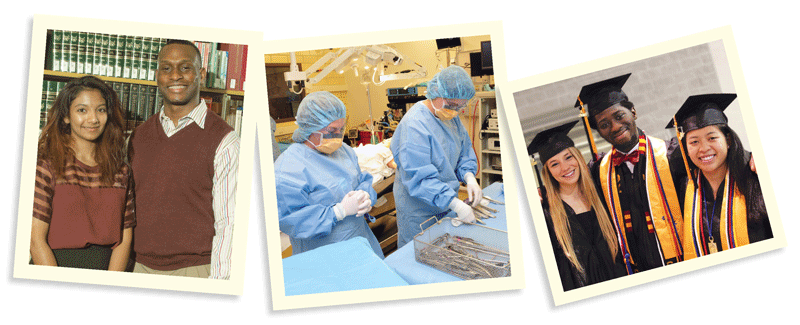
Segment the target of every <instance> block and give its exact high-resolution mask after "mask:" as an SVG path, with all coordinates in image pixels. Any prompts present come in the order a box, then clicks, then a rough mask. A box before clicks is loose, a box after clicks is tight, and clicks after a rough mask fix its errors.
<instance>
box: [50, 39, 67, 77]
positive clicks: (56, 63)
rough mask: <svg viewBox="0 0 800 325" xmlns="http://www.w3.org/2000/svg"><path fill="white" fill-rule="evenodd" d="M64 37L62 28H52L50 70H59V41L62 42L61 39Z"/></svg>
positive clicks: (60, 51)
mask: <svg viewBox="0 0 800 325" xmlns="http://www.w3.org/2000/svg"><path fill="white" fill-rule="evenodd" d="M63 38H64V31H62V30H54V31H53V56H52V59H53V60H52V63H51V65H50V70H52V71H61V53H63V51H62V50H61V43H62V42H63V41H62V39H63Z"/></svg>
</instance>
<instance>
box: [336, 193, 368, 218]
mask: <svg viewBox="0 0 800 325" xmlns="http://www.w3.org/2000/svg"><path fill="white" fill-rule="evenodd" d="M362 198H363V194H362V193H359V192H358V191H350V192H349V193H347V194H346V195H345V196H344V198H343V199H342V202H339V203H336V205H334V206H333V212H334V213H336V219H337V220H339V221H342V219H344V218H345V217H347V216H352V215H354V214H356V213H358V207H359V205H360V203H361V201H363V200H362Z"/></svg>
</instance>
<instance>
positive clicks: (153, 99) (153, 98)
mask: <svg viewBox="0 0 800 325" xmlns="http://www.w3.org/2000/svg"><path fill="white" fill-rule="evenodd" d="M147 97H149V98H150V107H148V110H147V116H146V117H145V118H144V120H145V121H147V119H149V118H150V117H151V116H153V114H155V113H156V112H157V111H158V108H159V107H158V106H157V105H158V102H157V97H158V87H156V86H150V87H147Z"/></svg>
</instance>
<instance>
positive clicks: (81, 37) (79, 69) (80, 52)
mask: <svg viewBox="0 0 800 325" xmlns="http://www.w3.org/2000/svg"><path fill="white" fill-rule="evenodd" d="M73 33H77V34H78V47H77V49H76V50H75V54H74V57H75V73H80V74H83V73H86V72H85V71H84V67H85V65H86V32H73ZM70 72H72V71H70Z"/></svg>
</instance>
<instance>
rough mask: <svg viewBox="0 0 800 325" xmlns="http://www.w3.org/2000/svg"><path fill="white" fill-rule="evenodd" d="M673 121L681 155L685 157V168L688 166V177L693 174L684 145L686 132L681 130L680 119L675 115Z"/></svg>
mask: <svg viewBox="0 0 800 325" xmlns="http://www.w3.org/2000/svg"><path fill="white" fill-rule="evenodd" d="M672 122H673V123H674V125H675V134H676V135H677V137H678V147H680V148H681V157H683V168H686V177H690V176H692V173H691V172H690V171H689V162H688V161H686V148H684V147H683V137H684V136H685V134H683V132H681V130H680V127H679V126H678V120H677V119H676V118H675V116H672Z"/></svg>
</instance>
